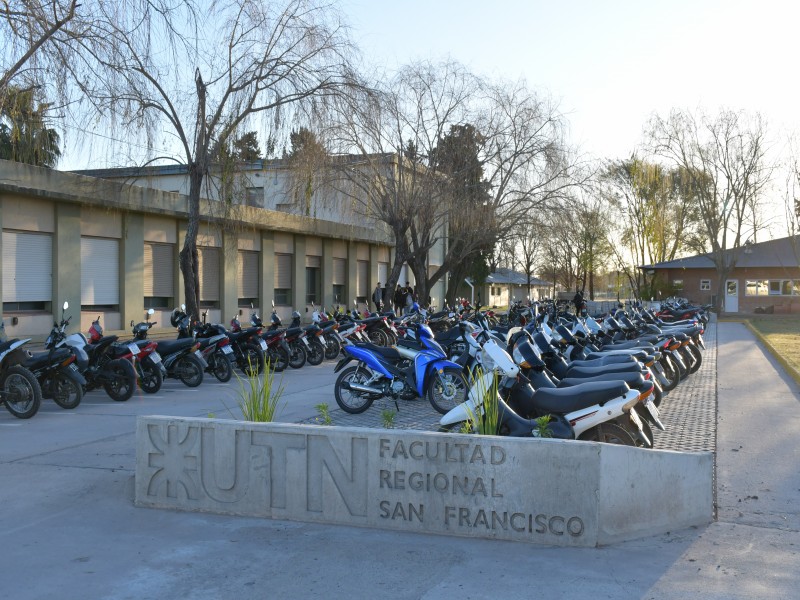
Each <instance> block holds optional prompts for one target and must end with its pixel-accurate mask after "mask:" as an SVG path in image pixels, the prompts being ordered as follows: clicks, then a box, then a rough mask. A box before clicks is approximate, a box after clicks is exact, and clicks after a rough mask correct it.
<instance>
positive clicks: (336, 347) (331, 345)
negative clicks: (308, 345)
mask: <svg viewBox="0 0 800 600" xmlns="http://www.w3.org/2000/svg"><path fill="white" fill-rule="evenodd" d="M325 343H327V344H328V345H327V346H325V358H326V360H334V359H335V358H336V357H337V356H339V353H340V352H341V351H342V345H341V344H340V343H339V340H338V339H336V337H334V336H332V335H326V336H325Z"/></svg>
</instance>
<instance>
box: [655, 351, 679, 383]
mask: <svg viewBox="0 0 800 600" xmlns="http://www.w3.org/2000/svg"><path fill="white" fill-rule="evenodd" d="M659 362H660V363H661V368H662V369H664V377H666V378H667V382H668V385H665V386H664V391H665V392H671V391H672V390H674V389H675V388H676V387H677V385H678V382H679V381H680V378H681V377H680V373H679V372H678V368H677V367H676V366H675V362H674V361H673V360H672V358H671V357H670V356H668V355H666V354H665V355H664V356H662V357H661V360H660V361H659Z"/></svg>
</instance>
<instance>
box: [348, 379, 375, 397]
mask: <svg viewBox="0 0 800 600" xmlns="http://www.w3.org/2000/svg"><path fill="white" fill-rule="evenodd" d="M342 387H343V388H344V389H346V390H351V391H353V392H362V393H365V394H381V395H382V394H383V390H382V389H379V388H374V387H369V386H366V385H361V384H359V383H351V382H349V381H343V382H342Z"/></svg>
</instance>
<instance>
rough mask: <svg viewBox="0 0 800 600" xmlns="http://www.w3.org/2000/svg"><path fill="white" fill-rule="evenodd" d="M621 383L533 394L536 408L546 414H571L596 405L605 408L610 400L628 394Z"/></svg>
mask: <svg viewBox="0 0 800 600" xmlns="http://www.w3.org/2000/svg"><path fill="white" fill-rule="evenodd" d="M629 389H630V388H628V386H627V385H626V384H625V383H623V382H621V381H601V382H596V383H582V384H579V385H576V386H573V387H567V388H540V389H538V390H536V393H534V394H533V401H534V402H535V403H536V406H537V407H538V408H539V409H540V410H542V411H544V412H554V413H561V414H564V413H569V412H573V411H576V410H580V409H582V408H588V407H589V406H592V405H594V404H599V405H600V406H603V405H604V404H605V403H606V402H608V401H609V400H613V399H614V398H619V397H620V396H624V395H625V394H627V393H628V391H629Z"/></svg>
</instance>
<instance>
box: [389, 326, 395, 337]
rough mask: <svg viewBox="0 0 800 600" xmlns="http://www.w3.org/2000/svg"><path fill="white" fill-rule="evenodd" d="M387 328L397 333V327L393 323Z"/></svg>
mask: <svg viewBox="0 0 800 600" xmlns="http://www.w3.org/2000/svg"><path fill="white" fill-rule="evenodd" d="M389 329H391V330H392V331H393V332H394V333H395V335H397V327H395V326H394V325H390V326H389Z"/></svg>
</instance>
